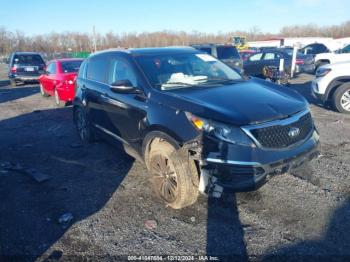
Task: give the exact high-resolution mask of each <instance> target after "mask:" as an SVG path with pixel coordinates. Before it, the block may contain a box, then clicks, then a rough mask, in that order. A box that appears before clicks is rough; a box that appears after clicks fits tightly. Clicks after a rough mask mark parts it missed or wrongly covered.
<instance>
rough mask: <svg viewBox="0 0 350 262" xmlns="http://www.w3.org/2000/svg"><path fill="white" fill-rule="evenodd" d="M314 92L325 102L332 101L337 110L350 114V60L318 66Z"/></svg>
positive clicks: (315, 95) (313, 84)
mask: <svg viewBox="0 0 350 262" xmlns="http://www.w3.org/2000/svg"><path fill="white" fill-rule="evenodd" d="M349 55H350V54H349ZM312 94H313V96H314V97H316V98H318V99H319V100H320V101H321V102H323V103H324V104H327V103H329V102H330V103H331V104H332V105H333V107H334V109H336V110H337V111H339V112H341V113H348V114H350V60H349V61H348V62H340V63H335V64H329V65H323V66H321V67H320V68H318V69H317V71H316V79H315V80H313V81H312Z"/></svg>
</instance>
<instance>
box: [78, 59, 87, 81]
mask: <svg viewBox="0 0 350 262" xmlns="http://www.w3.org/2000/svg"><path fill="white" fill-rule="evenodd" d="M86 65H87V60H85V61H84V62H83V63H82V65H81V66H80V68H79V73H78V77H80V78H83V77H85V75H86V74H85V71H86Z"/></svg>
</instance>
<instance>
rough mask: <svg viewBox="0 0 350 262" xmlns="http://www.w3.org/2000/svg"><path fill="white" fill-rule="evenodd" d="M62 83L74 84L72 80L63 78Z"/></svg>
mask: <svg viewBox="0 0 350 262" xmlns="http://www.w3.org/2000/svg"><path fill="white" fill-rule="evenodd" d="M64 83H65V84H66V85H73V84H74V81H73V80H65V81H64Z"/></svg>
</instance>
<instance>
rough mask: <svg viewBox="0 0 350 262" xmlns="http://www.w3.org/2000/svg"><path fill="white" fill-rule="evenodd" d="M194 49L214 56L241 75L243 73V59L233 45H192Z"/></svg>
mask: <svg viewBox="0 0 350 262" xmlns="http://www.w3.org/2000/svg"><path fill="white" fill-rule="evenodd" d="M192 47H193V48H196V49H198V50H200V51H203V52H205V53H207V54H209V55H212V56H214V57H216V58H217V59H219V60H220V61H222V62H224V63H225V64H226V65H228V66H229V67H231V68H233V69H235V70H237V71H238V72H239V73H242V69H243V62H242V58H241V56H240V55H239V53H238V51H237V48H236V47H235V46H233V45H229V44H228V45H220V44H200V45H192Z"/></svg>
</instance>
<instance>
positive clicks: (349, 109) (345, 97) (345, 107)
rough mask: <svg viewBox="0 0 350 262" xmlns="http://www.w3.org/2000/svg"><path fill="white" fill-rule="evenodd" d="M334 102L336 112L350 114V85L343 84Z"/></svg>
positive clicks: (335, 95) (334, 96) (334, 95)
mask: <svg viewBox="0 0 350 262" xmlns="http://www.w3.org/2000/svg"><path fill="white" fill-rule="evenodd" d="M332 102H333V107H334V109H335V110H337V111H338V112H340V113H346V114H350V83H345V84H342V85H341V86H339V87H338V88H337V90H335V92H334V94H333V97H332Z"/></svg>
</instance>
